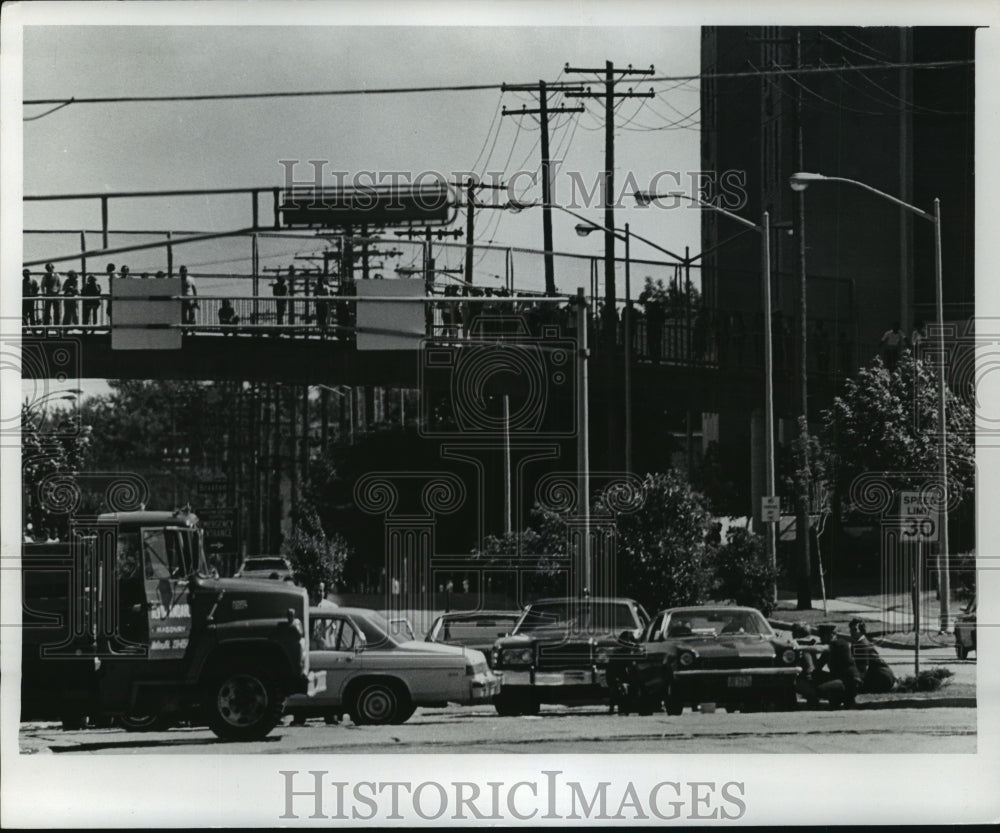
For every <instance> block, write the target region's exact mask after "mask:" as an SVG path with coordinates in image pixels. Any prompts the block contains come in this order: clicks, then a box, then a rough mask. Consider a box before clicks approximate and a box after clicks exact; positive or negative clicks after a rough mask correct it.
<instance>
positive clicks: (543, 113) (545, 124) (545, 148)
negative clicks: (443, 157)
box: [500, 81, 584, 297]
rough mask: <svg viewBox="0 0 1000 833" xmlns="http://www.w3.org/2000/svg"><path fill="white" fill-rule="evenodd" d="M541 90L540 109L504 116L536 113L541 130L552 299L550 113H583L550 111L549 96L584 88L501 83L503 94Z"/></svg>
mask: <svg viewBox="0 0 1000 833" xmlns="http://www.w3.org/2000/svg"><path fill="white" fill-rule="evenodd" d="M536 89H537V91H538V109H531V110H529V109H527V107H525V106H524V105H522V106H521V109H520V110H508V109H507V108H506V107H504V108H503V112H502V115H504V116H526V115H528V114H534V113H537V114H538V117H539V124H540V127H541V131H542V240H543V243H542V246H543V248H544V249H545V294H546V295H548V296H550V297H551V296H553V295H555V294H556V278H555V264H554V260H553V255H552V252H553V248H554V246H553V243H552V208H551V205H552V200H553V199H554V198H555V193H554V190H555V189H554V185H555V183H554V182H553V178H552V173H551V167H550V166H551V161H552V160H551V159H550V158H549V114H550V113H582V112H583V111H584V107H583V105H580V106H579V107H558V108H556V109H552V110H550V109H549V102H548V93H549V91H550V90H555V91H559V92H566V91H574V92H581V93H582V92H583V87H582V86H580V85H579V84H577V85H573V86H568V85H565V84H558V85H552V86H549V85H546V83H545V82H544V81H539V82H538V86H537V88H536V87H535V85H533V84H520V85H514V84H511V85H508V84H501V85H500V91H501V92H507V91H508V90H510V91H512V92H514V91H532V92H534V91H535V90H536Z"/></svg>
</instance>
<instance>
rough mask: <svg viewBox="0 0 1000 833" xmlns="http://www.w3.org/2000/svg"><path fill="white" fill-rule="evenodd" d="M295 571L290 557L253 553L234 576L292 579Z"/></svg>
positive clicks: (280, 579)
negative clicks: (290, 562)
mask: <svg viewBox="0 0 1000 833" xmlns="http://www.w3.org/2000/svg"><path fill="white" fill-rule="evenodd" d="M293 573H294V571H293V570H292V565H291V564H289V563H288V559H286V558H282V557H281V556H280V555H252V556H249V557H247V558H244V559H243V563H242V564H241V565H240V568H239V569H238V570H237V571H236V574H235V575H234V578H257V579H277V580H278V581H291V580H292V578H293Z"/></svg>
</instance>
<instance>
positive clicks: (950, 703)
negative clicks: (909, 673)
mask: <svg viewBox="0 0 1000 833" xmlns="http://www.w3.org/2000/svg"><path fill="white" fill-rule="evenodd" d="M975 707H976V698H975V697H933V698H927V699H917V698H912V699H907V700H896V699H894V700H876V701H872V702H868V703H858V704H857V705H856V706H855V707H854V709H853V710H854V711H871V710H875V709H956V708H966V709H974V708H975Z"/></svg>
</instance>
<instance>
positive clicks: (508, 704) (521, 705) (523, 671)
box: [492, 598, 649, 715]
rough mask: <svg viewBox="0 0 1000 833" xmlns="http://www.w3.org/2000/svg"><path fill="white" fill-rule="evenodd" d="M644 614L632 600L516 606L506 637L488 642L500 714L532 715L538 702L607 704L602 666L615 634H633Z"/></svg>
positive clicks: (615, 644) (557, 601) (571, 600)
mask: <svg viewBox="0 0 1000 833" xmlns="http://www.w3.org/2000/svg"><path fill="white" fill-rule="evenodd" d="M648 621H649V616H648V614H647V613H646V611H645V610H643V609H642V606H641V605H640V604H638V603H637V602H635V601H633V600H632V599H619V598H558V599H539V600H538V601H536V602H533V603H532V604H529V605H528V606H527V607H525V609H524V610H523V611H522V613H521V616H520V618H519V619H518V621H517V623H516V624H515V625H514V629H513V631H511V634H510V636H507V637H504V638H502V639H498V640H497V641H496V644H495V645H494V646H493V663H492V664H493V668H494V670H495V671H497V672H498V673H502V674H503V688H502V689H501V690H500V694H499V695H497V697H496V698H494V700H493V704H494V705H495V706H496V710H497V712H499V713H500V714H502V715H517V714H535V713H537V712H538V707H539V704H541V703H563V704H567V705H586V704H593V703H607V702H608V699H609V691H608V686H607V681H606V677H605V671H606V667H607V663H608V660H609V659H610V657H611V654H612V653H613V652H614V651H615V649H616V648H617V647H618V645H619V642H618V634H620V633H621V632H622V631H623V630H627V631H631V632H632V633H633V638H634V636H635V635H638V634H639V632H640V631H641V630H642V629H643V627H644V626H645V625H646V623H647V622H648Z"/></svg>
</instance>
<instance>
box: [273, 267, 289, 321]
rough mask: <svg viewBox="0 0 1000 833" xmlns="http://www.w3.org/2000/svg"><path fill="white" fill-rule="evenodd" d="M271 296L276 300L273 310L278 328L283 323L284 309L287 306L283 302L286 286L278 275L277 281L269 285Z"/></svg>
mask: <svg viewBox="0 0 1000 833" xmlns="http://www.w3.org/2000/svg"><path fill="white" fill-rule="evenodd" d="M271 294H272V295H273V296H274V297H275V298H277V299H278V300H277V301H275V309H276V311H277V315H276V319H277V322H278V326H279V327H280V326H281V325H282V324H284V323H285V307H286V305H287V304H288V301H287V300H285V297H286V296H287V295H288V284H287V283H285V276H284V275H278V279H277V281H275V282H274V283H273V284H271Z"/></svg>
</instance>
